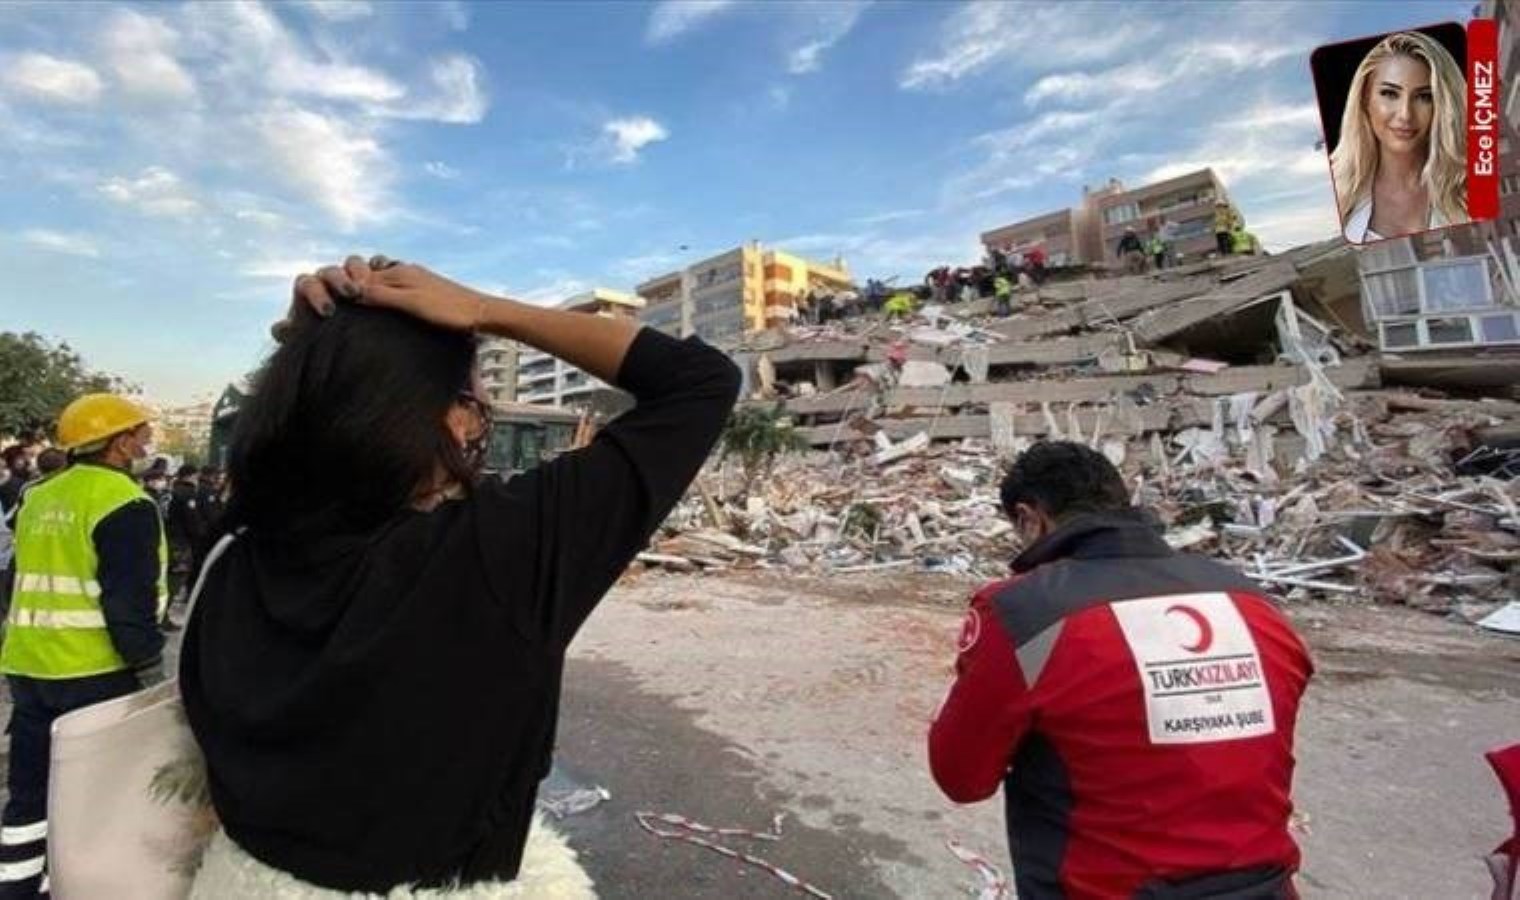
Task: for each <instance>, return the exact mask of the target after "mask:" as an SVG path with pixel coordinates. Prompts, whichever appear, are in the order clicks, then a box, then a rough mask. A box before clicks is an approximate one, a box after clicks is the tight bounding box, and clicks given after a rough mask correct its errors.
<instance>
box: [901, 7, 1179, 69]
mask: <svg viewBox="0 0 1520 900" xmlns="http://www.w3.org/2000/svg"><path fill="white" fill-rule="evenodd" d="M1095 21H1101V22H1102V23H1103V24H1102V27H1101V28H1094V27H1093V24H1094V22H1095ZM1160 31H1161V24H1160V23H1159V22H1158V21H1156V19H1155V16H1154V15H1153V14H1152V13H1151V12H1150V11H1149V10H1138V11H1137V10H1134V9H1132V8H1127V7H1124V6H1117V5H1102V4H1098V5H1094V4H1085V3H1067V4H1062V5H1059V6H1033V5H1031V4H1026V3H1003V2H998V0H976V2H972V3H968V4H966V5H964V6H962V7H960V8H958V9H957V10H956V11H955V12H954V13H952V14H951V15H950V16H949V18H948V19H947V20H946V21H945V24H944V26H943V28H942V34H941V38H940V41H939V49H938V51H937V52H936V53H934V54H933V55H929V56H921V57H919V58H918V59H915V60H914V61H913V62H912V63H911V64H910V65H909V66H908V68H907V69H906V70H905V71H904V72H903V73H902V75H901V76H900V77H899V79H898V85H899V86H900V87H902V88H904V89H908V90H918V89H926V88H939V87H946V86H949V85H951V84H953V83H955V82H957V81H959V80H961V79H962V78H966V77H968V76H971V75H976V74H978V73H981V72H984V71H988V70H992V69H998V70H1002V69H1010V68H1018V69H1024V70H1038V69H1042V68H1044V69H1048V68H1052V67H1055V66H1063V65H1072V64H1074V63H1087V62H1098V61H1102V60H1106V59H1110V58H1112V57H1114V56H1116V55H1118V54H1120V53H1122V52H1126V51H1130V50H1132V49H1133V48H1134V47H1135V45H1136V44H1138V43H1140V42H1142V41H1144V40H1146V39H1148V38H1150V37H1152V36H1154V35H1156V34H1158V33H1160Z"/></svg>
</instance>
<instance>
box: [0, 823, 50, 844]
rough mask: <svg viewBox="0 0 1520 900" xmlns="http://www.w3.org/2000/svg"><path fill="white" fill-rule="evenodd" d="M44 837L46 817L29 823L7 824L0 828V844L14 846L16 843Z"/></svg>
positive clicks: (25, 842)
mask: <svg viewBox="0 0 1520 900" xmlns="http://www.w3.org/2000/svg"><path fill="white" fill-rule="evenodd" d="M45 837H47V819H43V820H42V821H41V822H33V823H32V824H30V825H7V826H5V827H4V828H0V846H6V847H14V846H16V845H17V844H30V843H31V842H32V841H40V840H42V839H43V838H45Z"/></svg>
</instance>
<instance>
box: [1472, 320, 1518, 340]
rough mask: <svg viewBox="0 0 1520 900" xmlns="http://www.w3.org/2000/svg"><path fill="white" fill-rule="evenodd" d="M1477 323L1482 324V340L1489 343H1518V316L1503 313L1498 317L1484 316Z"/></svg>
mask: <svg viewBox="0 0 1520 900" xmlns="http://www.w3.org/2000/svg"><path fill="white" fill-rule="evenodd" d="M1478 321H1479V322H1481V323H1482V326H1481V327H1482V329H1483V340H1485V341H1487V342H1489V343H1493V344H1497V343H1503V342H1512V341H1520V315H1517V314H1515V313H1505V314H1504V315H1499V316H1484V317H1483V318H1481V319H1479V320H1478Z"/></svg>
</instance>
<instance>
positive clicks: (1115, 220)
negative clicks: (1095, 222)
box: [1103, 203, 1140, 225]
mask: <svg viewBox="0 0 1520 900" xmlns="http://www.w3.org/2000/svg"><path fill="white" fill-rule="evenodd" d="M1138 218H1140V205H1139V204H1137V203H1121V204H1119V205H1118V206H1110V207H1109V208H1108V209H1105V210H1103V224H1105V225H1120V224H1122V223H1124V222H1133V221H1135V220H1136V219H1138Z"/></svg>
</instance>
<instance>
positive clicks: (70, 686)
mask: <svg viewBox="0 0 1520 900" xmlns="http://www.w3.org/2000/svg"><path fill="white" fill-rule="evenodd" d="M150 419H151V416H150V415H149V413H148V412H147V410H145V409H143V408H142V407H140V406H138V405H137V404H135V403H132V402H131V401H129V400H126V399H123V398H121V397H116V396H113V395H110V394H90V395H87V396H84V397H81V398H79V399H78V400H75V401H74V402H73V403H70V404H69V406H68V408H66V409H65V410H64V411H63V415H62V416H61V417H60V418H59V420H58V443H59V444H60V445H61V446H62V447H63V448H64V449H65V450H67V451H68V453H69V465H68V466H67V467H66V468H64V469H62V470H61V471H59V472H57V473H55V474H54V475H52V476H51V477H49V478H47V479H45V480H43V481H39V482H37V483H35V484H34V485H32V486H31V487H30V488H29V489H28V490H27V492H26V495H25V498H24V500H23V501H22V503H21V507H20V510H19V513H18V515H17V517H16V525H15V572H16V576H15V585H14V587H15V589H14V594H13V598H12V601H11V609H10V614H9V616H8V618H7V620H6V630H5V642H4V646H3V647H0V672H3V673H4V674H5V676H6V678H7V680H8V681H9V682H10V689H11V698H12V700H13V701H14V706H13V708H12V712H11V722H10V771H9V778H8V782H9V787H10V799H9V800H8V801H7V802H6V804H5V810H4V813H3V817H0V826H3V827H0V860H3V862H0V898H7V897H15V896H27V897H31V896H36V895H37V894H39V893H45V892H46V890H47V884H46V879H47V875H46V872H45V871H44V870H45V868H46V853H47V793H48V759H49V753H50V745H51V730H52V725H53V720H54V719H56V718H57V717H58V716H60V715H63V714H64V713H67V712H70V711H72V710H75V709H79V708H80V707H83V706H89V705H91V704H94V703H99V702H101V701H103V700H109V699H111V698H113V697H120V696H122V695H124V694H129V693H132V692H134V691H136V690H138V689H140V688H141V687H144V686H145V685H147V684H151V683H153V682H155V681H158V680H160V679H161V678H162V668H163V666H162V658H163V649H164V636H163V633H162V632H161V631H160V630H159V627H158V621H159V616H160V614H161V613H162V604H163V602H164V600H165V599H166V598H167V591H166V584H167V581H166V575H167V572H166V569H167V562H168V547H167V544H166V543H165V541H164V530H163V524H162V522H161V520H160V518H159V512H158V505H157V504H155V503H154V502H153V501H152V499H150V498H149V497H148V495H147V494H146V493H145V492H144V491H143V489H142V487H141V486H140V485H139V484H138V483H137V481H136V480H135V479H134V478H133V477H132V472H133V469H134V468H135V467H137V466H140V465H142V464H143V463H145V462H147V461H148V460H149V459H150V458H151V457H152V454H153V450H152V441H153V426H152V425H151V423H150Z"/></svg>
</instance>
